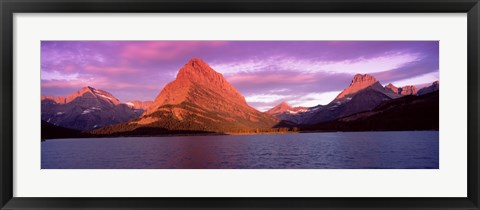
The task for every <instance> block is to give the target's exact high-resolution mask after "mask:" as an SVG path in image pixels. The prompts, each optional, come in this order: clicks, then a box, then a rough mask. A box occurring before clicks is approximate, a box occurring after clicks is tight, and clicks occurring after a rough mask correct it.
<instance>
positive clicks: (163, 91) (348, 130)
mask: <svg viewBox="0 0 480 210" xmlns="http://www.w3.org/2000/svg"><path fill="white" fill-rule="evenodd" d="M40 65H41V66H40V70H41V99H40V100H41V139H40V140H41V168H42V169H439V165H440V164H439V42H438V41H42V42H41V64H40Z"/></svg>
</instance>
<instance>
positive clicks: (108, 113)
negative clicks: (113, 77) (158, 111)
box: [41, 86, 143, 130]
mask: <svg viewBox="0 0 480 210" xmlns="http://www.w3.org/2000/svg"><path fill="white" fill-rule="evenodd" d="M41 112H42V120H43V121H45V122H47V123H50V124H53V125H56V126H61V127H65V128H70V129H76V130H89V129H95V128H101V127H104V126H107V125H113V124H116V123H120V122H125V121H128V120H130V119H133V118H136V117H138V116H140V115H141V114H142V113H143V110H142V111H138V110H136V109H134V108H131V107H129V106H128V105H126V104H124V103H121V102H120V101H119V100H118V99H117V98H115V97H114V96H113V95H112V94H111V93H109V92H107V91H104V90H100V89H95V88H93V87H90V86H87V87H83V88H82V89H80V90H78V91H77V92H75V93H72V94H70V95H68V96H66V97H63V96H61V97H52V96H43V97H42V110H41Z"/></svg>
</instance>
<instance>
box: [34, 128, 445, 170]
mask: <svg viewBox="0 0 480 210" xmlns="http://www.w3.org/2000/svg"><path fill="white" fill-rule="evenodd" d="M438 139H439V133H438V131H401V132H336V133H299V134H272V135H222V136H175V137H125V138H85V139H55V140H47V141H45V142H42V143H41V144H42V159H41V161H42V163H41V165H42V168H43V169H174V168H178V169H327V168H334V169H371V168H378V169H390V168H402V169H424V168H425V169H432V168H439V160H438V159H439V156H438V150H439V142H438Z"/></svg>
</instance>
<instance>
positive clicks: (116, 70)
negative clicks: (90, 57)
mask: <svg viewBox="0 0 480 210" xmlns="http://www.w3.org/2000/svg"><path fill="white" fill-rule="evenodd" d="M84 70H85V72H88V73H100V74H102V73H103V74H130V73H136V72H138V71H139V70H138V69H135V68H130V67H116V66H107V67H99V66H93V65H87V66H85V68H84Z"/></svg>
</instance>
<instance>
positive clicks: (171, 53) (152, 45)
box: [120, 41, 227, 62]
mask: <svg viewBox="0 0 480 210" xmlns="http://www.w3.org/2000/svg"><path fill="white" fill-rule="evenodd" d="M179 42H182V43H181V44H179ZM225 44H227V42H220V41H219V42H200V41H198V42H195V41H164V42H140V43H132V44H127V45H125V46H124V47H123V49H122V51H121V53H120V56H121V57H122V58H124V59H125V60H136V61H141V62H148V61H154V60H159V61H167V60H173V59H176V58H178V57H180V56H182V55H185V54H186V53H189V52H193V51H194V50H196V49H199V48H204V47H221V46H224V45H225Z"/></svg>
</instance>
